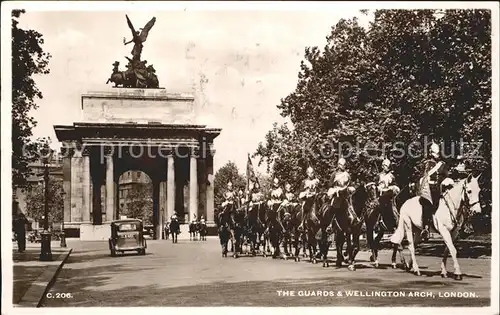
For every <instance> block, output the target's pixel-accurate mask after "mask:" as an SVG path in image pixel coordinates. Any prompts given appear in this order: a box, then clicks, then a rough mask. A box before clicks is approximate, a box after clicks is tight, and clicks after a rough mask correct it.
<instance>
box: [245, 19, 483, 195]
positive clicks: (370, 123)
mask: <svg viewBox="0 0 500 315" xmlns="http://www.w3.org/2000/svg"><path fill="white" fill-rule="evenodd" d="M300 68H301V69H300V72H299V74H298V83H297V87H296V89H295V91H293V92H292V93H290V94H289V95H288V96H286V97H285V98H284V99H282V100H281V103H280V104H279V105H278V106H277V107H278V109H279V110H280V113H281V115H282V116H283V117H285V118H287V119H288V120H290V121H291V123H292V126H288V125H287V124H284V125H281V126H278V125H277V124H275V125H274V126H273V129H272V130H271V131H269V132H268V134H267V135H266V139H265V142H264V143H260V144H259V146H258V148H257V150H256V152H255V154H254V156H260V158H261V161H262V162H265V163H267V164H268V166H270V168H271V169H272V170H271V172H272V173H273V174H275V175H276V176H278V178H280V179H281V180H286V181H291V183H292V185H293V184H295V186H297V185H298V183H299V182H300V180H302V179H303V178H304V176H305V175H304V174H305V169H306V168H307V167H308V166H312V167H313V168H314V169H315V171H316V174H317V175H318V177H319V178H320V181H321V182H322V183H323V184H326V183H327V180H328V179H329V178H330V176H331V174H332V173H333V171H334V169H335V166H336V161H337V159H338V158H339V157H341V156H343V157H345V158H346V160H347V161H348V168H349V170H350V173H351V174H352V177H353V180H354V181H355V182H358V183H360V182H368V181H372V180H374V179H375V175H376V174H377V172H378V170H379V169H380V163H381V161H382V159H383V158H385V157H388V158H390V159H391V160H392V161H393V165H394V166H393V168H394V171H395V175H396V179H397V181H398V183H399V185H400V186H401V188H405V187H406V186H407V184H408V183H409V182H413V181H416V180H417V179H418V178H419V176H421V172H422V170H421V167H420V165H421V164H422V163H421V162H422V160H423V159H424V158H426V156H425V152H426V150H425V149H427V148H425V147H424V146H423V144H425V140H426V139H427V140H435V141H437V142H440V143H444V144H445V157H446V158H447V160H448V161H449V162H453V161H454V158H455V157H456V156H457V155H458V154H462V155H464V156H465V157H466V158H467V159H468V161H469V164H470V165H471V167H472V168H474V169H477V170H479V171H483V172H484V173H483V174H484V178H483V183H484V185H483V190H484V191H485V194H484V198H486V199H488V198H489V201H488V200H487V202H490V201H491V197H487V195H488V194H489V193H490V192H491V12H490V11H488V10H446V11H438V10H377V11H375V12H374V20H373V21H372V22H371V23H370V25H369V26H368V28H364V27H362V26H361V25H360V24H359V23H358V21H357V19H356V18H352V19H342V20H340V21H339V22H338V23H337V24H336V25H335V26H333V27H332V29H331V33H330V34H329V35H328V36H327V38H326V45H325V47H324V49H323V51H321V50H320V49H319V48H318V47H312V48H311V47H307V48H306V49H305V60H304V61H302V62H301V65H300ZM450 127H451V128H450ZM461 141H465V142H478V141H479V142H481V143H482V145H481V149H480V150H479V152H474V154H472V153H473V152H471V151H470V150H468V151H467V146H465V147H464V148H463V149H464V150H465V151H462V152H457V151H459V150H455V152H454V154H453V155H452V154H451V153H452V152H451V151H452V150H453V148H455V149H459V147H460V143H461ZM428 142H430V141H428ZM409 144H413V146H412V150H410V148H409ZM416 144H420V146H415V145H416ZM429 144H430V143H427V145H429ZM409 152H412V153H413V154H411V155H409V154H408V153H409ZM402 153H405V154H404V155H403V154H402Z"/></svg>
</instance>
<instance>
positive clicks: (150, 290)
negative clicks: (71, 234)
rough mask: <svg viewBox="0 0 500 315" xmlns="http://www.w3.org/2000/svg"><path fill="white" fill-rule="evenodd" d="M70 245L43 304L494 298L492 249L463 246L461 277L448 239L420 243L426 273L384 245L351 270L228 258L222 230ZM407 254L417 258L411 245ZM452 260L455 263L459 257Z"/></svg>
mask: <svg viewBox="0 0 500 315" xmlns="http://www.w3.org/2000/svg"><path fill="white" fill-rule="evenodd" d="M68 247H72V248H73V252H72V254H71V256H70V257H69V258H68V260H67V261H66V264H65V265H64V267H63V268H62V270H61V271H60V273H59V275H58V277H57V280H56V282H55V283H54V285H53V286H52V287H51V288H50V290H49V292H48V293H49V295H48V296H49V298H45V299H44V300H43V301H42V303H41V306H43V307H74V306H77V307H78V306H92V307H99V306H108V307H109V306H114V307H125V306H143V307H145V306H391V307H396V306H448V307H455V306H462V307H464V306H471V307H478V306H488V305H490V281H491V276H490V270H491V260H490V259H489V258H487V254H481V255H470V254H465V255H464V254H461V255H460V256H459V257H462V258H459V263H460V266H461V269H462V272H463V280H462V281H456V280H454V279H452V278H441V276H440V263H441V258H440V257H437V255H440V254H441V253H442V250H441V249H442V247H438V246H437V245H436V244H434V245H433V244H426V245H425V246H422V248H421V249H420V250H419V256H417V259H418V263H419V266H420V268H421V271H422V273H423V276H420V277H418V276H414V275H413V274H410V273H407V272H405V271H404V270H401V269H392V268H391V267H390V262H391V260H390V254H391V253H390V252H389V251H385V250H384V251H381V252H380V259H379V261H380V263H381V266H380V267H379V268H377V269H376V268H374V267H373V265H372V264H371V263H370V262H369V253H368V252H366V251H362V252H360V253H359V254H358V257H357V264H356V271H349V270H348V269H347V267H346V266H345V265H344V266H343V267H341V268H337V267H335V265H334V261H333V258H334V257H335V252H333V251H331V252H330V254H329V258H330V262H331V264H330V267H328V268H323V267H322V265H321V263H320V264H312V263H310V262H308V261H306V260H302V261H300V262H295V261H293V260H288V261H285V260H280V259H272V258H270V257H267V258H264V257H240V258H238V259H234V258H231V257H227V258H223V257H221V250H220V245H219V242H218V239H216V238H215V237H209V238H208V240H207V241H189V240H179V242H178V243H177V244H172V242H171V241H170V240H157V241H155V240H149V241H148V248H147V254H146V255H145V256H141V255H135V254H130V255H124V256H118V257H111V256H110V253H109V249H108V244H107V242H102V241H100V242H80V241H77V240H71V239H69V240H68ZM477 250H479V249H476V251H477ZM490 250H491V249H490ZM460 251H461V249H460V246H459V253H460ZM483 252H486V253H487V250H484V249H483ZM405 256H406V258H407V259H408V258H409V253H408V251H407V250H405ZM467 257H474V258H467ZM477 257H482V258H485V257H486V259H482V258H477ZM398 262H399V258H398ZM448 268H449V269H448V271H450V272H452V271H453V264H452V262H451V259H450V260H449V263H448Z"/></svg>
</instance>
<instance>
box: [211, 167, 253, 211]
mask: <svg viewBox="0 0 500 315" xmlns="http://www.w3.org/2000/svg"><path fill="white" fill-rule="evenodd" d="M229 181H231V182H232V183H233V188H234V190H235V191H238V190H239V189H242V190H243V191H244V190H245V186H246V180H245V177H244V176H243V175H241V174H240V172H239V170H238V167H237V166H236V164H234V162H231V161H228V162H227V163H226V164H225V165H224V166H222V167H221V168H220V169H219V170H218V171H217V172H216V173H215V177H214V199H215V204H216V205H220V204H222V202H224V192H225V191H226V190H227V183H228V182H229Z"/></svg>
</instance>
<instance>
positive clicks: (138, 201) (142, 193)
mask: <svg viewBox="0 0 500 315" xmlns="http://www.w3.org/2000/svg"><path fill="white" fill-rule="evenodd" d="M126 202H127V207H126V209H125V213H124V214H125V215H126V216H127V217H129V218H136V219H142V220H143V221H144V223H146V224H152V223H153V184H152V183H136V184H134V185H132V187H131V189H130V190H129V193H128V195H127V201H126Z"/></svg>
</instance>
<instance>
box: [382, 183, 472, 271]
mask: <svg viewBox="0 0 500 315" xmlns="http://www.w3.org/2000/svg"><path fill="white" fill-rule="evenodd" d="M479 176H480V175H479ZM479 176H477V177H474V176H472V174H470V175H469V176H468V177H467V178H466V179H462V180H460V181H458V182H457V183H453V180H451V179H445V180H444V181H443V183H442V185H443V186H447V185H450V186H452V188H451V189H449V190H447V191H446V192H444V193H443V197H442V198H441V199H440V202H439V206H438V208H437V210H436V212H435V213H434V214H433V216H432V223H433V225H434V226H433V228H434V230H435V231H437V232H438V233H439V234H441V236H442V237H443V240H444V242H445V244H446V248H445V250H444V254H443V259H442V262H441V276H442V277H447V276H448V272H447V271H446V260H447V258H448V254H451V258H452V259H453V265H454V268H455V273H454V277H455V279H456V280H462V272H461V270H460V265H459V264H458V260H457V250H456V248H455V245H454V242H455V241H456V240H457V238H458V236H459V234H460V232H461V229H462V228H463V227H464V224H465V223H466V222H467V221H468V219H469V217H470V214H471V213H472V212H481V207H480V204H479V192H480V191H481V188H480V187H479V182H478V179H479ZM422 228H423V227H422V206H421V205H420V202H419V197H413V198H411V199H408V200H407V201H406V202H405V203H404V204H403V205H402V206H401V210H400V218H399V222H398V227H397V229H396V231H395V233H394V234H393V235H392V237H391V242H392V243H394V244H398V245H399V244H401V242H402V240H403V238H404V236H405V234H406V237H407V239H408V249H409V250H410V254H411V261H410V265H408V266H407V269H408V270H411V267H412V266H413V272H414V274H416V275H418V276H420V275H421V273H420V269H419V267H418V264H417V261H416V257H415V246H416V245H417V244H418V243H419V242H420V238H421V237H420V233H421V230H422Z"/></svg>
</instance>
